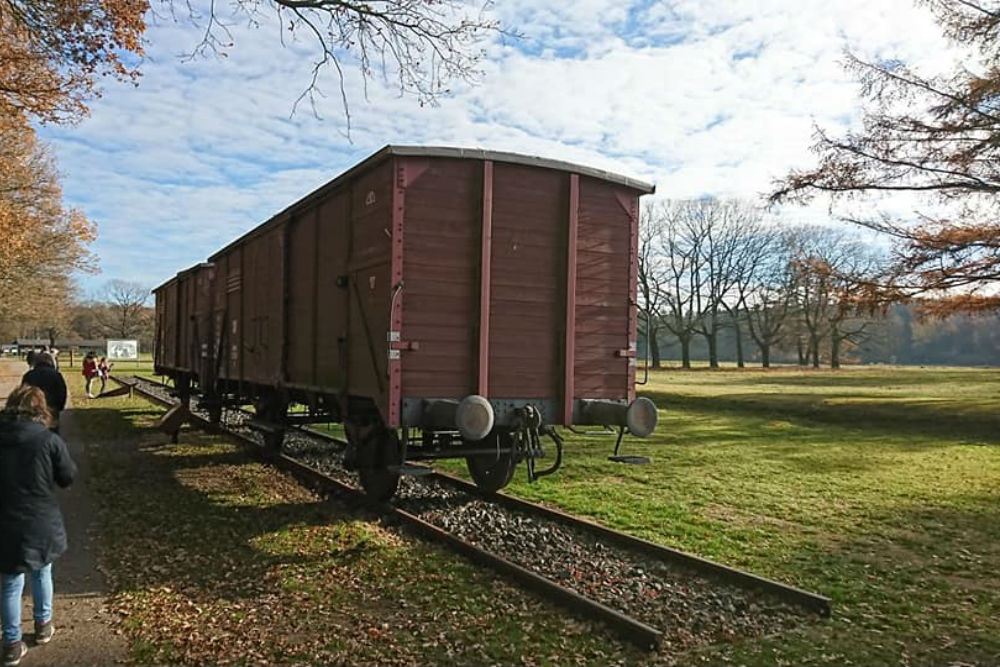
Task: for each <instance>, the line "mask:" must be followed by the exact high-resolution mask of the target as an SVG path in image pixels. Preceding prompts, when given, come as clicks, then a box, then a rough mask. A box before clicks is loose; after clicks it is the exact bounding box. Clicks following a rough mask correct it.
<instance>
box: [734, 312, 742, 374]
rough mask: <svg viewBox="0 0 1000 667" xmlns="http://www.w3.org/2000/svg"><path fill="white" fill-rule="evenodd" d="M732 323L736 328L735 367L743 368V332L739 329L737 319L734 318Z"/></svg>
mask: <svg viewBox="0 0 1000 667" xmlns="http://www.w3.org/2000/svg"><path fill="white" fill-rule="evenodd" d="M733 324H734V325H735V326H734V328H735V330H736V367H737V368H743V367H744V363H743V332H742V331H740V323H739V320H735V321H734V322H733Z"/></svg>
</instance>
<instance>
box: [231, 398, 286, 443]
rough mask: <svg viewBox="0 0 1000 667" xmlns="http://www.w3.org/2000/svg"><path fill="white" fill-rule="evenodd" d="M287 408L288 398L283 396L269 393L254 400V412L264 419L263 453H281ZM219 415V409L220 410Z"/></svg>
mask: <svg viewBox="0 0 1000 667" xmlns="http://www.w3.org/2000/svg"><path fill="white" fill-rule="evenodd" d="M287 410H288V400H287V399H285V398H284V397H283V396H281V395H279V394H276V393H271V394H267V395H265V396H263V397H261V398H260V399H258V400H257V401H256V402H254V412H256V413H257V415H258V416H259V417H260V418H261V419H262V420H264V422H265V425H266V428H264V429H263V433H262V435H263V438H264V453H265V454H267V455H269V456H276V455H278V454H280V453H281V445H282V444H283V443H284V441H285V423H284V422H285V413H286V412H287ZM219 414H220V417H221V411H220V413H219Z"/></svg>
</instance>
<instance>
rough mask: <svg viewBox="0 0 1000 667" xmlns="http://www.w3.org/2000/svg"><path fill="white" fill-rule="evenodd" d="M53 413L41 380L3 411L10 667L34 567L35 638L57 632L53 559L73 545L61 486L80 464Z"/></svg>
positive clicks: (1, 613) (0, 487)
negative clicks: (65, 520)
mask: <svg viewBox="0 0 1000 667" xmlns="http://www.w3.org/2000/svg"><path fill="white" fill-rule="evenodd" d="M50 423H51V415H50V414H49V410H48V407H47V406H46V402H45V394H44V393H43V392H42V390H41V389H39V388H38V387H33V386H31V385H21V386H20V387H18V388H17V389H15V390H14V391H13V392H11V394H10V396H8V397H7V406H6V407H5V408H4V410H3V411H2V412H0V587H2V591H3V595H2V599H0V624H2V626H3V664H4V667H14V666H15V665H17V664H18V663H19V662H20V661H21V658H22V657H23V656H24V654H25V653H26V652H27V650H28V649H27V647H26V646H25V644H24V641H23V640H22V637H21V593H22V591H23V590H24V575H25V573H26V572H30V573H31V597H32V600H33V602H34V614H33V615H34V619H35V643H36V644H45V643H48V641H49V640H50V639H52V633H53V631H54V628H55V626H53V624H52V561H53V560H55V559H56V558H58V557H59V556H61V555H62V554H63V552H65V551H66V528H65V526H64V525H63V518H62V513H61V512H60V511H59V503H58V501H57V500H56V496H55V492H54V488H55V486H56V485H58V486H60V487H63V488H65V487H67V486H69V485H70V484H72V483H73V477H74V476H75V475H76V464H75V463H73V459H72V458H70V455H69V451H68V450H67V449H66V443H65V442H63V440H62V438H60V437H59V436H58V435H56V434H55V433H53V432H51V431H50V430H49V428H48V427H49V425H50Z"/></svg>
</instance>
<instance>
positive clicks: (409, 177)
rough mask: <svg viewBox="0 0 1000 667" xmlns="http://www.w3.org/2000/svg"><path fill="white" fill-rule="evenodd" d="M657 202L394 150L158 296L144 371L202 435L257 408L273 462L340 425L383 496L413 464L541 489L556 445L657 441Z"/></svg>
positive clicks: (464, 154) (584, 174) (555, 172)
mask: <svg viewBox="0 0 1000 667" xmlns="http://www.w3.org/2000/svg"><path fill="white" fill-rule="evenodd" d="M651 192H653V186H651V185H648V184H646V183H642V182H640V181H636V180H633V179H631V178H627V177H624V176H619V175H616V174H612V173H608V172H605V171H600V170H597V169H592V168H588V167H583V166H579V165H574V164H568V163H565V162H559V161H554V160H547V159H541V158H535V157H529V156H525V155H518V154H513V153H501V152H491V151H482V150H466V149H456V148H434V147H404V146H388V147H386V148H384V149H382V150H380V151H379V152H377V153H375V154H374V155H372V156H371V157H369V158H368V159H366V160H364V161H363V162H361V163H360V164H358V165H356V166H355V167H353V168H351V169H349V170H348V171H346V172H345V173H343V174H341V175H340V176H338V177H337V178H335V179H334V180H332V181H330V182H329V183H327V184H326V185H324V186H323V187H321V188H319V189H318V190H316V191H315V192H313V193H312V194H309V195H307V196H306V197H304V198H303V199H301V200H300V201H298V202H296V203H294V204H292V205H291V206H289V207H288V208H286V209H285V210H284V211H282V212H280V213H278V214H277V215H275V216H273V217H272V218H271V219H269V220H267V221H266V222H264V223H263V224H261V225H260V226H258V227H256V228H255V229H253V230H251V231H249V232H248V233H246V234H245V235H243V236H242V237H240V238H238V239H236V240H235V241H233V242H232V243H230V244H229V245H227V246H226V247H225V248H223V249H222V250H220V251H218V252H216V253H215V254H214V255H212V256H210V257H209V258H208V261H207V262H205V263H201V264H198V265H196V266H194V267H191V268H190V269H187V270H186V271H182V272H180V273H178V274H177V275H176V276H175V277H174V278H172V279H170V280H169V281H167V282H166V283H164V284H163V285H161V286H159V287H157V288H156V289H155V290H154V293H155V295H156V342H155V353H154V357H155V367H156V372H157V373H159V374H164V375H168V376H170V377H171V378H173V381H174V384H175V387H176V391H177V393H178V394H179V395H180V396H181V398H182V400H183V401H184V402H185V403H187V401H188V400H189V398H190V396H191V395H192V394H198V395H199V396H200V405H201V407H203V408H205V409H207V410H208V412H209V413H210V415H211V418H212V419H213V421H218V420H219V419H220V416H221V413H222V410H223V409H224V408H225V407H226V406H245V405H252V406H253V407H254V409H255V410H254V411H255V414H256V417H255V426H256V427H257V428H259V429H260V430H261V431H262V432H263V433H264V437H265V442H266V443H267V446H268V447H269V448H271V449H272V450H277V449H280V447H281V442H282V439H283V435H284V431H285V430H286V429H287V428H288V427H289V426H290V425H293V424H297V423H303V422H307V423H308V422H328V421H332V422H339V423H342V424H343V426H344V430H345V433H346V435H347V440H348V443H349V444H348V448H347V454H346V462H347V463H348V464H349V465H351V466H353V467H354V468H356V469H357V471H358V474H359V476H360V479H361V483H362V485H363V487H364V488H365V490H366V491H367V492H368V494H369V495H371V496H372V497H374V498H380V499H381V498H387V497H389V496H391V495H392V494H393V493H395V491H396V488H397V485H398V481H399V477H400V474H405V473H407V472H415V469H414V468H415V467H414V466H411V465H408V462H412V461H419V460H430V459H439V458H451V457H461V458H465V459H466V461H467V464H468V468H469V471H470V474H471V476H472V477H473V479H474V480H475V481H476V483H477V484H479V485H480V486H481V487H483V488H485V489H489V490H496V489H499V488H502V487H503V486H505V485H506V484H507V483H508V482H509V481H510V479H511V476H512V474H513V472H514V470H515V467H516V466H517V464H518V463H519V462H521V461H525V462H526V464H527V469H528V475H529V477H530V478H531V479H534V478H536V477H538V476H541V475H544V474H548V473H550V472H552V471H554V469H555V468H557V467H558V465H559V462H560V461H561V459H562V440H561V438H560V437H559V435H558V433H557V432H556V430H555V429H554V426H556V425H563V426H568V427H572V426H573V425H604V426H612V427H617V429H618V435H619V442H620V438H621V435H622V433H623V432H626V431H628V432H631V433H632V434H634V435H636V436H639V437H644V436H646V435H649V434H650V433H651V432H652V431H653V429H654V428H655V425H656V419H657V415H656V409H655V407H654V406H653V404H652V402H650V401H649V400H648V399H644V398H640V399H638V400H636V398H635V389H634V386H635V379H636V378H635V373H636V359H635V356H636V335H637V332H636V325H637V321H636V318H637V304H636V280H637V261H638V260H637V239H638V224H639V215H638V210H639V197H640V196H641V195H642V194H645V193H651ZM292 405H297V406H304V408H302V407H299V408H297V409H296V410H295V411H290V409H289V408H290V406H292ZM543 438H548V439H551V440H552V442H553V445H554V447H555V450H556V451H555V455H554V457H550V458H553V459H554V462H553V463H552V464H551V465H549V467H548V468H547V469H545V470H541V469H537V468H536V467H535V462H536V459H537V458H539V457H541V456H543V455H544V453H545V449H544V448H543V446H542V442H543V440H542V439H543Z"/></svg>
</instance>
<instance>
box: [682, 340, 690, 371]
mask: <svg viewBox="0 0 1000 667" xmlns="http://www.w3.org/2000/svg"><path fill="white" fill-rule="evenodd" d="M680 342H681V367H682V368H686V369H688V370H690V369H691V339H690V338H681V339H680Z"/></svg>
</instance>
